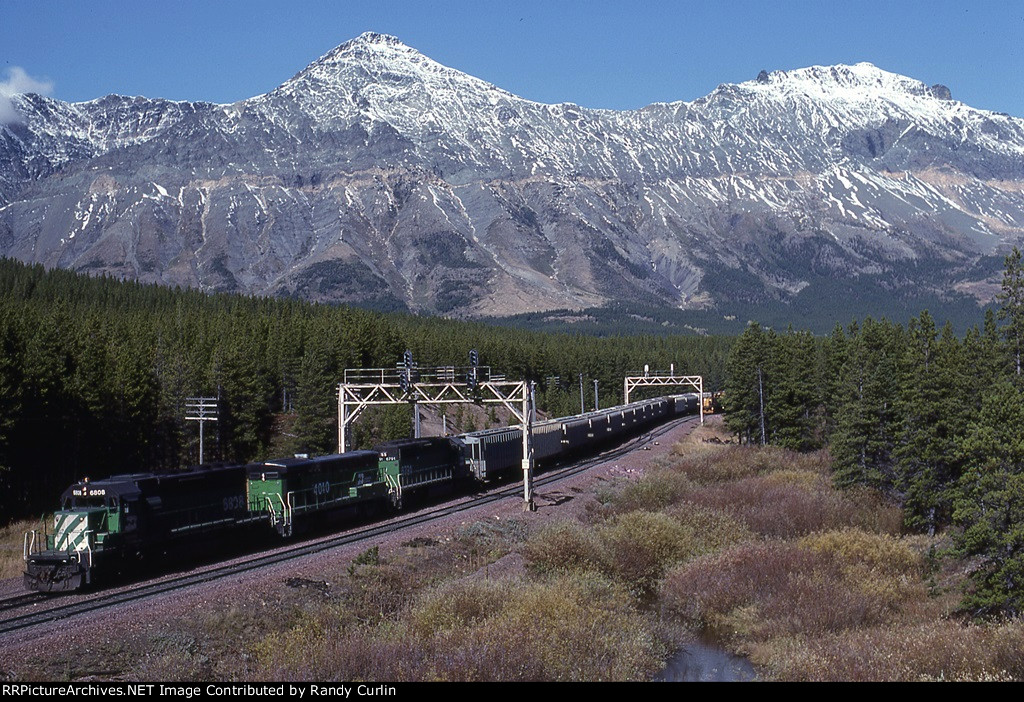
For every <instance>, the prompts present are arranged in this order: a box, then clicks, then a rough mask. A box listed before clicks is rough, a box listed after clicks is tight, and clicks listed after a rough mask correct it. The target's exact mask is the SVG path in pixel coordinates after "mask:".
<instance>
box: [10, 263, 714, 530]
mask: <svg viewBox="0 0 1024 702" xmlns="http://www.w3.org/2000/svg"><path fill="white" fill-rule="evenodd" d="M729 343H731V339H727V338H714V337H686V338H682V337H664V338H659V337H610V338H592V337H581V336H573V335H569V334H561V335H554V334H538V333H530V332H525V331H518V330H512V329H506V328H498V327H493V326H487V325H483V324H475V323H468V322H457V321H451V320H444V319H436V318H420V317H415V316H412V315H398V314H380V313H375V312H370V311H366V310H360V309H354V308H349V307H342V306H328V305H319V304H313V303H308V302H303V301H298V300H292V299H274V298H260V297H246V296H240V295H229V294H205V293H202V292H199V291H195V290H180V289H171V288H166V287H159V286H155V285H142V284H139V283H135V282H122V281H117V280H114V279H111V278H94V277H89V276H84V275H78V274H74V273H71V272H68V271H62V270H51V271H47V270H44V268H43V267H41V266H27V265H24V264H21V263H18V262H16V261H12V260H5V259H0V508H3V509H2V511H0V519H2V520H6V519H10V518H14V517H19V516H27V515H31V514H38V513H39V511H41V510H45V509H52V507H53V505H54V504H55V502H56V498H57V496H58V495H59V493H60V492H61V491H62V490H63V489H64V488H65V487H67V485H68V484H70V483H71V482H72V481H74V480H77V479H80V478H82V477H83V476H89V477H91V478H93V479H99V478H102V477H105V476H107V475H111V474H114V473H121V472H139V471H150V470H154V469H176V468H180V467H184V466H187V465H190V464H193V463H195V462H196V461H197V441H198V428H197V426H196V424H195V423H194V422H186V421H185V407H184V403H185V400H186V398H188V397H192V396H210V397H219V398H220V421H218V422H217V423H216V424H207V425H206V441H205V458H206V460H207V461H210V460H219V461H231V462H244V461H250V460H255V459H259V458H269V457H273V456H275V455H282V453H283V454H284V455H287V453H290V452H308V453H311V454H323V453H331V452H333V451H334V450H336V442H337V399H336V397H337V396H336V392H337V385H338V383H339V382H341V380H342V376H343V372H344V369H346V368H372V367H394V366H395V365H396V363H397V362H398V361H400V360H401V358H402V354H403V352H404V351H405V349H410V350H411V351H412V352H413V356H414V359H415V360H416V362H417V363H419V364H420V365H421V366H430V365H456V366H467V365H469V359H468V353H469V350H470V349H474V348H475V349H477V350H478V351H479V356H480V363H481V364H483V365H488V366H491V367H492V369H493V370H494V372H497V373H504V374H505V375H506V376H507V377H508V378H510V379H519V378H524V379H528V380H535V381H537V383H538V387H537V389H538V405H539V407H540V409H542V410H546V411H548V412H550V413H551V414H554V415H563V414H574V413H576V412H578V411H579V390H578V374H579V373H583V374H584V376H585V378H586V388H585V389H586V402H587V408H588V409H590V408H591V406H592V399H593V396H592V389H593V383H592V381H593V379H595V378H596V379H598V380H599V383H600V385H599V387H600V393H601V404H602V406H607V405H610V404H614V403H618V402H620V401H621V394H622V377H623V375H624V374H625V373H626V372H629V371H635V370H637V369H641V368H643V366H644V364H650V365H651V367H652V368H659V367H665V368H668V366H669V364H670V363H675V364H676V367H677V368H678V369H681V370H684V371H685V372H687V373H700V374H703V375H705V377H706V379H707V380H706V383H707V384H708V385H709V386H710V387H715V385H716V384H718V385H720V384H721V383H722V382H723V380H724V368H725V358H726V356H727V354H728V346H729ZM282 418H284V419H287V422H286V427H287V429H286V430H284V431H282ZM410 418H411V412H410V410H409V408H405V407H398V408H396V409H395V410H393V411H390V410H389V411H379V412H376V413H373V412H368V413H367V418H366V420H365V421H364V420H362V419H361V420H360V422H359V423H358V424H357V426H356V431H355V439H356V442H357V445H360V446H361V447H368V446H372V445H373V444H374V443H377V442H379V441H383V440H386V439H390V438H398V437H401V436H408V435H410V433H411V426H410V421H409V419H410ZM288 434H290V435H291V436H286V435H288ZM272 451H277V452H278V453H276V454H271V452H272Z"/></svg>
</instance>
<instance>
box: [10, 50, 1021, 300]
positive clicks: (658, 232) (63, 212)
mask: <svg viewBox="0 0 1024 702" xmlns="http://www.w3.org/2000/svg"><path fill="white" fill-rule="evenodd" d="M13 100H14V101H15V102H16V103H17V106H18V109H19V112H20V114H23V115H24V121H23V123H20V124H18V125H7V126H2V125H0V255H8V256H14V257H16V258H19V259H22V260H26V261H34V262H41V263H45V264H46V265H51V266H63V267H68V268H74V269H79V270H89V271H94V272H107V273H110V274H112V275H118V276H123V277H136V278H140V279H142V280H146V281H159V282H164V283H169V284H181V285H191V286H197V287H201V288H203V289H210V290H241V291H246V292H258V293H282V294H289V295H299V296H303V297H311V298H315V299H320V300H329V301H350V302H360V303H364V304H374V305H377V306H393V307H405V308H408V309H413V310H416V311H429V312H439V313H445V314H457V315H484V314H496V315H503V314H513V313H518V312H525V311H537V310H550V309H559V308H581V307H588V306H595V305H602V304H606V303H609V302H612V301H615V300H635V301H641V302H643V304H650V305H668V306H672V307H683V308H694V309H696V308H700V307H703V306H707V305H710V304H716V303H717V304H725V303H727V302H730V301H731V302H734V303H743V304H748V303H750V304H753V303H761V302H763V301H765V300H773V301H780V302H781V301H786V300H791V299H795V298H797V297H800V296H803V298H806V297H808V296H811V297H813V296H814V295H815V294H818V293H817V292H816V291H821V294H830V293H829V292H828V291H830V290H831V291H833V292H834V291H835V290H836V289H837V288H835V285H834V281H836V280H844V281H847V282H846V283H844V284H847V283H848V285H849V286H850V289H851V290H853V291H854V292H856V290H857V289H858V288H857V286H858V285H861V283H860V282H858V281H860V280H861V279H862V277H863V276H886V275H888V274H890V273H891V274H894V275H895V274H898V276H901V277H900V278H899V280H908V281H909V282H907V283H906V287H908V289H909V288H916V289H926V290H929V291H932V292H937V293H941V292H945V291H948V290H950V289H958V290H959V289H963V290H965V291H967V292H968V293H970V294H975V292H976V291H980V292H978V293H977V294H978V295H979V297H980V298H981V297H983V296H984V294H985V291H986V290H988V288H985V287H984V281H985V279H986V276H987V275H988V270H987V269H986V268H985V267H984V266H985V265H987V264H986V262H988V261H992V260H997V259H996V258H993V256H996V257H997V256H998V253H999V252H1000V251H1001V250H1002V249H1003V248H1005V246H1006V245H1007V244H1008V243H1009V242H1015V241H1017V240H1020V239H1021V238H1024V199H1022V197H1021V194H1020V193H1021V190H1020V188H1021V186H1020V183H1021V182H1022V181H1024V120H1020V119H1018V118H1013V117H1009V116H1006V115H996V114H994V113H990V112H985V111H982V110H974V109H972V108H970V107H969V106H967V105H964V104H962V103H959V102H953V101H951V100H949V94H948V91H947V90H945V89H943V88H941V86H933V87H927V86H925V85H924V84H923V83H921V82H920V81H916V80H913V79H911V78H906V77H904V76H900V75H897V74H894V73H890V72H887V71H883V70H881V69H879V68H877V67H876V66H873V65H872V64H869V63H860V64H855V65H852V66H845V65H838V66H811V67H809V68H801V69H797V70H790V71H771V72H769V71H762V72H761V73H760V74H759V75H758V76H757V78H756V79H755V80H751V81H748V82H745V83H739V84H727V85H722V86H720V87H719V88H718V89H716V90H715V91H714V92H713V93H712V94H711V95H709V96H706V97H704V98H700V99H698V100H695V101H693V102H678V103H670V104H658V105H652V106H649V107H648V108H645V109H643V110H636V111H624V112H615V111H611V110H591V109H587V108H584V107H579V106H576V105H572V104H570V103H562V104H559V105H544V104H540V103H536V102H532V101H529V100H525V99H523V98H519V97H517V96H515V95H512V94H511V93H508V92H507V91H504V90H501V89H500V88H497V87H495V86H494V85H491V84H489V83H487V82H485V81H483V80H480V79H478V78H474V77H472V76H470V75H467V74H465V73H462V72H461V71H458V70H455V69H452V68H448V67H446V66H443V65H441V64H440V63H438V62H436V61H434V60H432V59H430V58H429V57H427V56H425V55H423V54H422V53H420V52H419V51H417V50H416V49H413V48H412V47H409V46H407V45H405V44H403V43H402V42H401V41H399V40H398V39H396V38H395V37H392V36H388V35H383V34H374V33H367V34H363V35H361V36H359V37H356V38H355V39H352V40H350V41H348V42H345V43H344V44H341V45H339V46H338V47H336V48H334V49H332V50H331V51H329V52H327V53H326V54H324V55H323V56H321V57H320V58H319V59H317V60H316V61H314V62H312V63H311V64H310V65H309V66H308V67H306V68H305V69H303V70H302V71H300V72H299V73H298V74H296V75H295V76H294V77H293V78H291V79H290V80H288V81H286V82H285V83H284V84H282V85H281V86H280V87H279V88H277V89H275V90H272V91H271V92H269V93H266V94H264V95H260V96H257V97H255V98H252V99H249V100H244V101H241V102H239V103H235V104H232V105H210V104H204V103H175V102H169V101H160V100H148V99H145V98H122V97H117V96H108V97H106V98H101V99H98V100H95V101H90V102H88V103H75V104H70V103H64V102H61V101H59V100H51V99H48V98H40V97H36V96H18V97H16V98H13ZM101 175H102V177H101ZM911 263H912V264H913V265H910V264H911ZM940 273H941V274H940ZM910 278H912V280H910ZM830 285H831V286H832V287H829V286H830ZM955 286H959V287H955Z"/></svg>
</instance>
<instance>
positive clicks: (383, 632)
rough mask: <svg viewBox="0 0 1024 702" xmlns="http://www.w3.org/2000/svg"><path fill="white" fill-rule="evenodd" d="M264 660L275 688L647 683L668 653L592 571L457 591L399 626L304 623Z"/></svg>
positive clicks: (427, 597) (421, 606)
mask: <svg viewBox="0 0 1024 702" xmlns="http://www.w3.org/2000/svg"><path fill="white" fill-rule="evenodd" d="M338 621H340V620H338ZM255 653H256V658H257V661H258V664H257V669H256V671H255V677H257V678H267V679H273V680H323V679H332V680H344V679H348V680H352V679H357V680H366V679H388V680H399V681H402V680H449V681H475V680H496V681H501V680H588V681H602V680H644V679H647V678H648V677H649V676H650V675H652V674H653V673H654V672H655V671H656V670H657V669H658V667H659V665H660V661H661V660H662V657H663V655H664V653H665V652H664V650H663V649H662V648H661V647H660V646H659V644H658V642H657V637H656V636H655V635H654V633H653V629H652V622H651V621H650V620H648V619H647V618H645V617H644V616H642V615H641V614H640V613H639V612H638V611H637V610H636V609H635V606H634V604H633V600H632V598H631V597H630V596H629V595H628V594H627V593H626V592H625V590H624V589H623V588H622V587H621V586H619V585H617V584H615V583H613V582H612V581H610V580H608V579H607V578H604V577H602V576H601V575H598V574H597V573H593V572H589V573H573V574H562V575H559V576H557V577H555V578H552V579H545V580H541V581H530V580H520V579H509V580H501V581H482V580H476V581H461V582H458V583H448V584H444V585H440V586H438V587H436V588H431V589H429V590H427V591H425V592H424V593H423V594H422V595H421V596H420V597H418V598H417V599H415V600H414V601H413V602H412V603H411V604H410V605H409V606H408V608H407V609H406V610H404V612H403V616H402V617H400V618H398V619H395V620H389V621H387V622H380V623H378V624H376V625H373V626H369V625H363V626H355V627H352V626H341V625H339V624H338V623H335V622H332V621H330V620H325V619H324V618H323V617H321V618H319V619H317V620H306V621H301V622H299V623H298V624H296V626H295V627H293V628H292V629H291V630H289V631H287V632H284V633H280V634H272V635H270V636H268V637H266V638H265V639H264V640H263V641H262V642H260V643H259V644H258V645H257V646H256V648H255Z"/></svg>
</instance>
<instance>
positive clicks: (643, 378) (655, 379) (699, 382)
mask: <svg viewBox="0 0 1024 702" xmlns="http://www.w3.org/2000/svg"><path fill="white" fill-rule="evenodd" d="M670 385H671V386H677V387H678V386H682V387H692V388H694V389H695V390H696V391H697V395H698V400H697V406H698V407H700V423H701V424H704V377H703V376H700V375H676V366H675V364H674V363H673V364H672V365H671V366H670V367H669V370H667V371H663V370H662V371H652V370H651V369H650V368H649V367H647V366H644V372H643V375H640V374H637V375H630V376H626V378H625V380H624V381H623V384H622V397H623V402H625V404H627V405H628V404H629V395H630V393H632V392H633V391H634V390H636V389H637V388H640V387H665V386H670Z"/></svg>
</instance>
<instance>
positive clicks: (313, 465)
mask: <svg viewBox="0 0 1024 702" xmlns="http://www.w3.org/2000/svg"><path fill="white" fill-rule="evenodd" d="M699 401H700V398H699V396H698V395H697V394H695V393H691V394H684V395H676V396H672V397H663V398H657V399H653V400H643V401H640V402H634V403H631V404H628V405H622V406H618V407H612V408H609V409H606V410H600V411H595V412H588V413H586V414H581V415H576V416H572V417H563V418H561V419H552V420H547V421H542V422H538V423H535V424H534V425H533V447H534V459H535V461H536V463H537V464H538V466H541V467H543V466H546V465H552V464H554V463H557V462H559V461H562V460H565V459H567V458H571V457H575V456H579V455H584V454H588V453H593V452H595V451H596V450H598V449H600V448H601V447H603V446H605V445H608V444H612V443H617V442H621V441H622V440H623V439H625V438H626V437H627V436H629V435H632V434H636V433H639V432H640V431H642V430H644V429H646V428H647V427H650V426H652V425H654V424H657V423H660V422H663V421H665V420H667V419H669V418H673V417H676V416H680V415H685V414H691V413H694V412H696V411H697V410H698V409H699V407H698V402H699ZM522 458H523V446H522V429H521V428H519V427H506V428H500V429H488V430H484V431H477V432H471V433H468V434H461V435H458V436H453V437H434V438H423V439H405V440H399V441H391V442H387V443H385V444H382V445H380V446H378V447H376V448H375V450H373V451H352V452H349V453H344V454H335V455H330V456H320V457H315V458H308V457H301V456H299V457H294V458H284V459H277V460H271V461H263V462H260V463H253V464H250V465H204V466H197V467H194V468H191V469H189V470H187V471H182V472H176V473H131V474H125V475H114V476H111V477H109V478H105V479H103V480H97V481H95V482H90V481H89V480H88V479H85V480H83V481H81V482H79V483H76V484H74V485H72V486H71V487H69V488H68V489H67V490H65V491H64V493H63V494H62V495H61V499H60V505H59V508H58V509H57V511H56V512H55V513H54V517H53V531H52V533H48V534H47V533H41V532H38V531H32V532H29V533H27V534H26V535H25V544H24V556H25V562H26V565H25V574H24V583H25V587H26V588H27V589H29V590H32V591H39V592H69V591H73V590H78V589H80V588H83V587H86V586H88V585H92V584H94V583H97V582H99V581H100V580H101V579H111V578H112V577H113V576H116V575H117V574H119V573H121V572H122V571H124V570H127V569H130V568H131V567H133V566H135V565H136V564H138V563H140V562H143V561H146V560H159V559H161V558H167V557H169V556H172V554H175V553H188V552H193V551H195V549H196V548H197V547H199V546H204V547H210V546H215V545H217V544H225V543H230V542H234V541H238V540H239V535H240V534H241V533H242V532H243V530H263V531H264V532H268V533H273V532H276V533H277V534H279V535H280V536H284V537H287V536H291V535H292V534H294V533H296V532H298V531H302V530H303V529H305V528H308V527H309V526H310V525H312V524H314V523H316V522H318V521H322V520H325V519H328V518H331V517H332V516H337V515H338V514H342V513H346V512H351V511H356V512H366V513H369V512H374V511H379V510H383V509H387V508H394V509H402V507H403V505H404V504H406V502H407V500H408V499H409V498H410V497H418V496H422V495H425V494H427V493H428V492H430V491H431V490H434V489H436V488H439V487H441V488H446V489H450V488H452V487H457V486H460V485H465V484H472V483H478V484H480V483H488V482H491V481H493V480H496V479H499V478H503V477H509V476H512V475H514V474H515V473H516V471H517V469H519V468H520V467H521V465H522ZM271 530H273V531H271Z"/></svg>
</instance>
